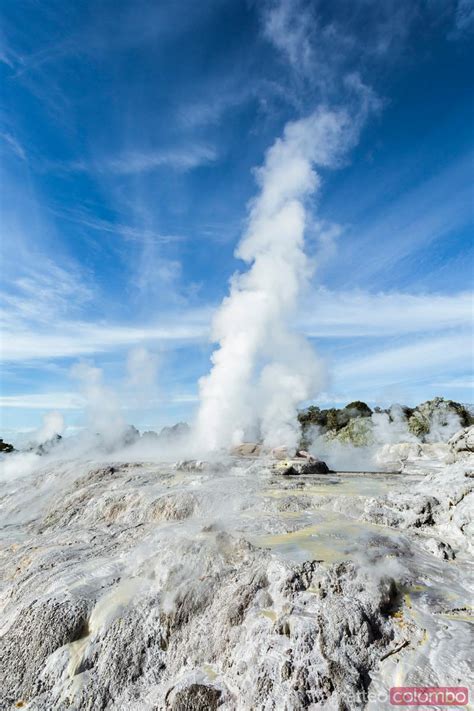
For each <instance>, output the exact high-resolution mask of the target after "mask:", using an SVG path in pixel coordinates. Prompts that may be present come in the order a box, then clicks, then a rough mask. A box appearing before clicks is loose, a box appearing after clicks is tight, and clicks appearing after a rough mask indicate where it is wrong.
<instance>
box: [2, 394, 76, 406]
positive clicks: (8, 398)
mask: <svg viewBox="0 0 474 711" xmlns="http://www.w3.org/2000/svg"><path fill="white" fill-rule="evenodd" d="M84 404H85V400H84V398H83V397H82V396H81V395H78V394H77V393H70V392H51V393H28V394H22V395H2V396H0V407H2V408H7V407H8V408H15V409H22V410H81V409H82V408H83V407H84Z"/></svg>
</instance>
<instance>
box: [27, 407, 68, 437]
mask: <svg viewBox="0 0 474 711" xmlns="http://www.w3.org/2000/svg"><path fill="white" fill-rule="evenodd" d="M63 431H64V418H63V416H62V415H61V413H60V412H57V411H56V410H55V411H54V412H48V413H47V414H46V415H45V416H44V417H43V424H42V426H41V427H40V429H39V430H37V431H36V432H35V433H34V435H33V441H34V442H37V443H38V444H42V443H43V442H47V441H48V440H50V439H52V438H53V437H55V436H56V435H61V434H62V433H63Z"/></svg>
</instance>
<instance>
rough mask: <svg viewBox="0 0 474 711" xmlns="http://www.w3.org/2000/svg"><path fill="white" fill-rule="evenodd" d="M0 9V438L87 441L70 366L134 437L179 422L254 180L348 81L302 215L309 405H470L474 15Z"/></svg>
mask: <svg viewBox="0 0 474 711" xmlns="http://www.w3.org/2000/svg"><path fill="white" fill-rule="evenodd" d="M1 7H2V14H3V22H2V34H1V36H0V39H1V43H0V60H1V61H0V72H1V75H2V76H1V81H2V87H3V91H2V108H1V112H0V160H1V192H2V197H1V218H0V220H1V222H0V227H1V250H2V257H1V258H2V269H1V280H2V283H1V297H2V306H1V308H2V335H1V344H0V345H1V351H2V359H3V368H2V378H1V403H2V415H1V423H0V426H1V433H3V434H4V435H5V436H14V433H15V432H16V431H21V430H28V429H31V428H35V427H37V426H38V424H39V422H40V420H41V417H42V416H43V415H44V414H45V413H47V412H49V411H51V410H60V411H61V412H62V413H63V414H64V416H65V418H66V421H67V423H68V425H70V426H71V427H76V426H80V425H81V424H82V422H83V417H84V414H83V407H84V396H83V394H81V383H80V381H79V380H78V378H77V368H76V366H77V364H78V363H83V362H86V363H87V364H89V365H94V366H96V367H98V368H100V369H102V372H103V378H104V381H105V383H107V385H108V386H110V387H111V388H112V389H113V390H114V391H115V392H116V393H117V397H118V398H119V400H120V402H121V403H122V405H123V407H124V409H125V412H126V417H127V419H128V421H130V422H134V423H135V424H136V425H137V426H139V427H141V428H147V427H159V426H161V425H164V424H169V423H173V422H175V421H176V420H178V419H188V420H189V419H191V418H192V416H193V413H194V411H195V408H196V404H197V380H198V378H199V377H200V376H202V375H204V374H205V373H206V372H207V371H208V370H209V357H210V354H211V351H212V345H211V344H210V321H211V317H212V313H213V311H214V310H215V308H216V306H217V305H218V304H219V302H220V300H221V299H222V298H223V297H224V296H225V294H226V292H227V289H228V280H229V277H230V276H231V275H232V273H233V272H235V271H236V270H238V269H242V268H243V265H242V263H241V262H239V260H237V259H236V258H235V257H234V250H235V247H236V244H237V243H238V240H239V237H240V236H241V234H242V231H243V230H244V228H245V221H246V218H247V214H248V202H249V200H250V199H251V198H252V197H253V196H254V195H255V194H256V192H257V186H256V182H255V172H254V168H255V167H257V166H259V165H261V164H262V162H263V159H264V154H265V151H266V150H267V149H268V148H269V146H271V145H272V144H273V142H274V141H275V140H276V138H277V137H278V136H280V135H281V133H282V131H283V128H284V126H285V124H286V123H287V122H288V121H291V120H296V119H298V118H301V117H304V116H306V115H307V114H309V113H310V112H311V111H313V110H314V109H315V108H316V107H317V106H319V105H327V106H335V107H340V106H342V107H345V108H348V110H349V112H350V109H351V106H352V103H353V89H354V82H358V83H359V84H362V85H363V86H364V87H365V88H366V90H367V92H370V96H371V102H372V106H373V110H372V111H371V112H370V115H369V116H368V118H367V120H366V122H365V124H364V126H363V128H362V131H361V135H360V140H359V142H358V144H357V146H355V147H354V149H353V150H352V151H351V152H350V153H349V154H348V155H347V156H346V158H345V159H344V160H343V161H341V163H340V165H338V166H337V168H332V169H327V170H321V172H320V173H321V178H322V186H321V190H320V191H319V192H318V193H317V197H316V198H315V199H314V200H313V202H312V203H311V204H310V205H309V209H310V213H311V222H310V224H309V228H308V233H307V252H308V253H309V254H310V255H311V257H312V258H313V259H314V265H315V271H314V276H313V278H312V283H311V287H310V288H309V289H308V290H307V291H306V293H305V294H304V298H303V300H302V303H301V310H300V314H299V318H298V324H297V325H298V328H300V329H301V331H302V332H303V333H306V334H307V335H308V336H309V337H310V338H311V341H312V342H313V344H314V346H315V348H316V349H317V351H318V352H319V354H320V355H322V357H323V358H324V359H325V360H326V363H327V366H328V369H329V373H330V378H329V380H328V382H327V385H326V389H325V391H324V392H323V393H322V394H321V396H320V402H321V403H324V404H327V403H337V404H339V403H343V402H345V401H348V400H351V399H355V398H357V399H359V398H360V399H364V400H367V401H369V402H371V403H374V404H377V403H378V404H384V403H388V402H392V401H404V402H408V403H410V402H419V401H421V400H423V399H427V398H429V397H432V396H434V395H437V394H440V395H445V396H447V397H451V398H454V399H456V400H460V401H465V402H472V400H473V397H472V390H471V387H470V385H471V383H472V381H471V371H472V355H473V351H472V296H471V289H472V269H473V255H472V249H473V242H472V224H473V211H472V197H473V195H472V174H473V151H474V142H473V130H472V125H473V124H472V120H473V94H472V69H471V65H472V58H473V29H474V3H473V2H472V0H452V1H451V0H424V2H415V1H414V0H409V1H408V0H406V1H405V0H398V1H397V2H395V1H393V2H392V1H391V0H386V1H384V0H357V1H354V2H347V1H343V0H333V1H332V2H316V1H313V2H304V1H303V0H301V1H300V0H275V1H272V2H267V1H266V0H259V1H258V2H246V1H245V0H239V1H237V0H203V2H199V3H197V2H194V1H192V0H180V1H179V2H176V1H173V2H166V1H162V2H157V1H156V0H155V1H152V0H134V2H131V1H130V0H128V1H122V0H114V1H113V2H112V1H104V2H100V3H98V2H92V1H90V2H88V1H86V0H83V1H81V2H69V3H64V2H60V1H59V0H49V1H48V0H43V1H42V2H41V3H40V2H37V1H36V0H24V1H23V2H21V3H20V2H11V1H10V0H4V1H3V2H2V4H1ZM1 433H0V436H2V434H1Z"/></svg>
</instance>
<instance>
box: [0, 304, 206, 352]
mask: <svg viewBox="0 0 474 711" xmlns="http://www.w3.org/2000/svg"><path fill="white" fill-rule="evenodd" d="M208 323H209V313H208V311H207V310H204V311H203V312H200V311H193V312H189V313H188V314H184V313H182V312H181V313H176V314H168V315H167V317H166V320H163V321H162V323H161V324H155V325H146V326H142V327H140V326H138V327H137V326H120V325H111V324H107V323H103V324H101V323H90V322H85V321H84V322H82V321H78V322H67V321H64V322H59V323H57V324H55V325H54V326H53V328H52V329H51V330H48V331H38V330H36V331H34V330H31V329H29V328H24V329H20V328H15V327H13V326H10V328H9V330H5V329H4V330H3V333H2V341H1V343H0V355H1V357H2V359H3V360H4V361H17V362H19V361H26V362H28V361H33V360H38V359H54V358H67V357H74V356H84V355H92V354H94V353H104V352H106V351H111V350H114V349H120V348H126V347H130V346H134V345H138V344H140V343H148V342H150V343H160V344H161V345H162V346H164V345H171V344H174V345H176V344H178V343H182V342H191V341H194V342H196V341H202V340H204V339H206V338H207V336H208Z"/></svg>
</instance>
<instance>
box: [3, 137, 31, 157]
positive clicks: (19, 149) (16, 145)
mask: <svg viewBox="0 0 474 711" xmlns="http://www.w3.org/2000/svg"><path fill="white" fill-rule="evenodd" d="M0 138H2V139H3V141H4V142H5V143H6V144H7V146H8V147H9V148H10V150H12V151H13V153H14V154H15V155H16V156H17V157H18V158H21V160H26V151H25V149H24V148H23V146H22V145H21V143H20V142H19V141H18V139H17V138H15V136H12V134H11V133H0Z"/></svg>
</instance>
